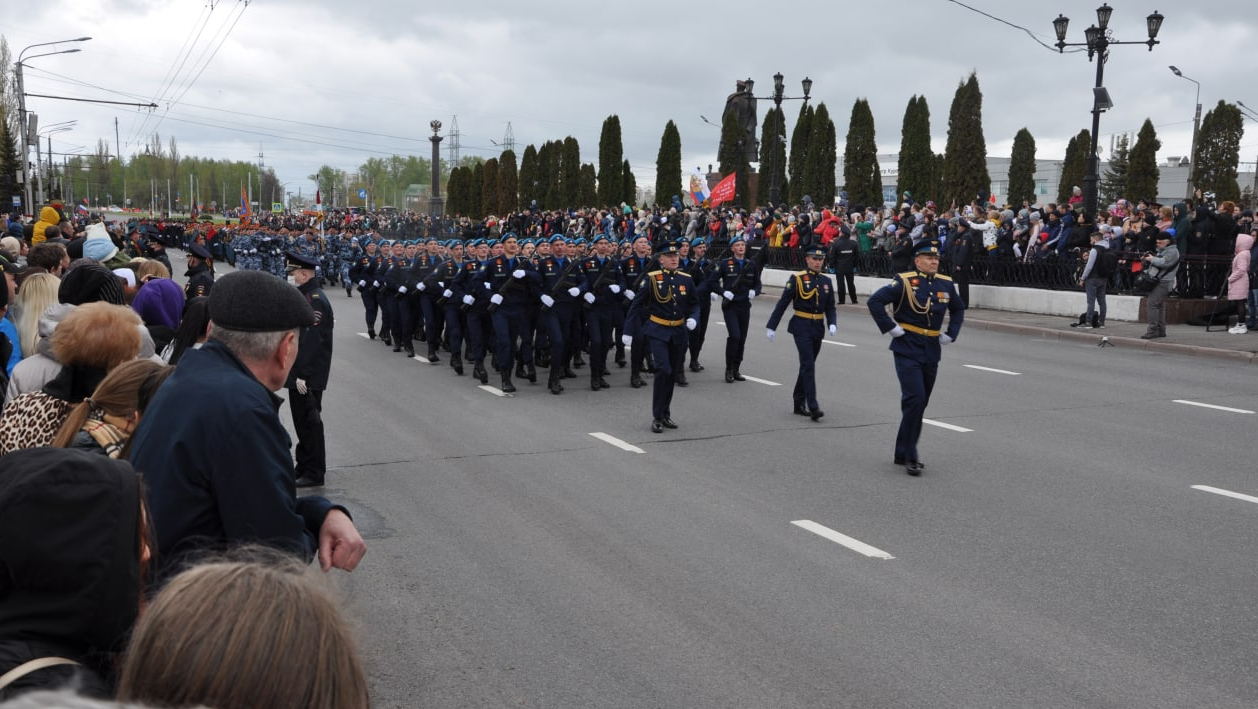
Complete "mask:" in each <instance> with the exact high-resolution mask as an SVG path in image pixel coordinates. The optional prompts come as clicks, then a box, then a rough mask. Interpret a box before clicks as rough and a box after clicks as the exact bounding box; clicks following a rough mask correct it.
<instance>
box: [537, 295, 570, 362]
mask: <svg viewBox="0 0 1258 709" xmlns="http://www.w3.org/2000/svg"><path fill="white" fill-rule="evenodd" d="M575 312H576V310H575V306H574V305H573V304H572V303H555V306H554V307H553V308H551V309H550V310H547V311H545V312H543V313H541V315H540V316H539V317H540V320H539V321H538V324H537V341H538V342H539V343H540V342H542V340H543V335H544V336H545V341H546V342H547V346H548V347H550V367H551V369H554V368H556V367H558V368H559V369H560V370H562V369H563V368H564V365H566V364H567V363H568V361H569V360H571V359H572V353H573V347H574V346H575V345H576V342H577V339H576V328H575V327H574V326H573V316H574V314H575Z"/></svg>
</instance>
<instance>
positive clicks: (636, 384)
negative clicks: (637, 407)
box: [629, 374, 646, 389]
mask: <svg viewBox="0 0 1258 709" xmlns="http://www.w3.org/2000/svg"><path fill="white" fill-rule="evenodd" d="M629 386H631V387H633V388H634V389H640V388H642V387H644V386H646V380H645V379H643V378H642V377H639V376H638V375H636V374H635V375H634V376H632V377H630V378H629Z"/></svg>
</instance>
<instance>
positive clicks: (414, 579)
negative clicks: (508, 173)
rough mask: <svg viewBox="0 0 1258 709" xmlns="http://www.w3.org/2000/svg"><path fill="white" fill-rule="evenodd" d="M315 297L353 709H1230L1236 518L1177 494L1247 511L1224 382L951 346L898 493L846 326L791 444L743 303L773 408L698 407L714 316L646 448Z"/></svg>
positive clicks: (887, 406)
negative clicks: (339, 513)
mask: <svg viewBox="0 0 1258 709" xmlns="http://www.w3.org/2000/svg"><path fill="white" fill-rule="evenodd" d="M328 293H329V295H330V297H331V299H332V304H333V306H334V308H335V309H336V346H335V355H334V364H333V370H332V384H331V388H330V389H329V391H328V392H327V395H326V398H325V411H324V416H325V420H326V422H327V426H328V447H329V466H330V470H329V473H328V481H329V484H328V487H327V488H326V494H327V495H328V496H329V497H331V498H333V499H335V500H337V501H341V502H344V503H346V504H347V505H348V506H349V507H350V508H351V510H352V512H353V514H354V517H355V519H356V521H357V523H358V524H359V526H360V529H361V530H362V531H363V533H364V536H365V537H367V540H368V544H369V552H368V555H367V557H366V558H365V559H364V561H363V563H362V565H361V566H360V567H359V569H358V570H357V571H355V572H354V573H353V574H343V573H341V572H334V580H335V583H336V584H337V585H338V586H339V588H340V590H341V592H342V593H343V595H344V597H345V607H346V612H347V614H348V615H349V616H350V617H351V619H352V620H353V621H354V623H355V624H356V626H357V627H358V628H359V630H360V637H361V643H362V653H363V655H364V657H365V660H366V664H367V667H368V670H369V673H370V679H371V687H372V693H373V697H374V703H375V705H376V706H378V707H399V708H400V707H407V708H410V707H508V706H510V707H544V708H557V709H558V708H587V707H598V708H619V707H624V708H626V709H642V708H645V707H670V708H671V707H678V708H681V707H686V708H692V707H693V708H700V707H714V708H716V707H720V708H722V709H727V708H730V707H758V708H765V707H767V708H775V709H776V708H782V709H785V708H790V707H863V708H873V707H966V708H970V707H1054V708H1063V707H1141V708H1153V707H1176V708H1181V707H1216V708H1225V707H1247V708H1248V707H1253V706H1255V705H1258V674H1256V673H1255V672H1254V671H1253V670H1254V666H1255V660H1256V659H1258V638H1256V636H1255V623H1256V621H1258V594H1256V593H1255V591H1256V589H1258V572H1256V571H1255V565H1254V560H1253V550H1254V548H1255V542H1258V498H1255V499H1238V498H1235V497H1228V496H1226V495H1224V494H1221V493H1220V492H1210V491H1203V490H1198V489H1194V487H1193V486H1195V485H1201V486H1209V487H1211V488H1216V489H1218V490H1220V491H1223V492H1233V493H1241V494H1242V495H1252V496H1258V480H1255V477H1254V466H1253V464H1252V462H1251V460H1252V455H1251V454H1250V453H1249V450H1250V449H1251V447H1252V436H1251V435H1250V431H1251V430H1252V428H1253V426H1254V424H1255V422H1256V421H1258V419H1255V415H1254V414H1253V412H1254V411H1258V385H1255V382H1254V379H1253V377H1252V375H1251V374H1250V372H1251V371H1252V370H1250V369H1249V368H1248V366H1245V365H1237V364H1232V363H1227V362H1223V361H1214V360H1208V359H1201V358H1195V359H1193V358H1185V357H1181V356H1178V355H1168V354H1159V353H1151V352H1135V351H1130V350H1127V351H1124V350H1123V349H1121V348H1098V347H1096V346H1094V345H1092V344H1088V343H1074V342H1064V341H1063V342H1047V341H1043V340H1036V339H1031V338H1027V337H1021V336H1016V335H1010V334H1004V333H999V332H988V331H979V330H972V331H963V332H962V335H961V337H960V339H959V341H958V342H957V343H956V344H954V345H951V346H949V347H948V348H946V349H945V359H944V363H943V364H942V365H941V369H940V377H939V383H938V385H937V387H936V390H935V395H934V399H933V401H932V402H931V406H930V409H929V410H928V412H927V416H928V417H929V418H930V419H932V420H934V421H937V422H940V423H942V424H946V425H948V426H950V427H951V428H944V427H940V426H934V425H931V426H927V427H926V430H925V432H924V434H923V438H922V457H923V460H924V461H925V463H926V465H927V468H926V473H925V475H924V476H923V477H921V478H910V477H908V476H906V475H905V474H904V472H903V470H902V468H899V467H897V466H894V465H893V464H892V462H891V458H892V447H893V442H894V437H895V430H896V426H897V424H898V420H899V405H898V401H899V400H898V397H899V393H898V388H897V385H896V381H895V377H894V370H893V367H892V362H891V355H890V353H889V352H888V351H887V349H886V340H885V338H884V337H882V336H880V335H879V334H878V333H877V330H876V328H875V327H874V326H873V323H872V321H871V320H870V318H869V317H868V313H867V312H865V311H864V309H863V308H861V309H851V308H849V309H845V310H843V311H842V312H841V315H840V323H839V334H838V336H837V337H836V338H833V340H832V343H831V344H827V345H825V346H824V349H823V352H822V354H821V358H820V361H819V363H818V367H819V377H818V379H819V381H818V385H819V390H820V399H821V403H822V405H823V407H824V409H825V411H826V414H827V415H826V417H825V418H824V419H822V420H821V421H820V422H817V423H813V422H810V421H808V420H807V419H804V418H801V417H798V416H794V415H792V413H791V409H790V407H791V398H790V388H791V386H792V384H793V381H794V376H795V351H794V347H793V346H792V344H791V343H790V338H789V335H788V334H787V333H786V332H785V328H782V329H781V331H780V332H779V335H780V337H779V338H778V341H777V342H776V343H774V344H770V343H769V342H767V341H766V340H765V338H764V330H763V323H764V322H765V320H766V319H767V317H768V314H769V310H770V308H771V305H772V301H771V300H770V299H769V298H767V297H762V298H760V299H759V301H758V302H757V303H756V304H755V307H754V309H753V315H752V322H753V327H752V336H751V338H750V341H749V343H748V351H747V359H746V361H745V363H744V365H743V368H742V371H743V373H744V374H746V375H749V376H752V377H756V378H758V379H762V380H764V381H765V382H771V383H778V384H780V386H771V385H770V384H768V383H761V382H756V381H748V382H745V383H738V384H733V385H730V384H726V383H724V381H723V380H722V378H721V373H722V372H721V370H722V368H723V366H722V364H721V362H720V357H721V352H722V348H723V342H724V331H723V327H722V326H721V325H720V324H718V321H719V320H720V315H719V309H718V310H717V311H716V312H714V314H713V321H714V322H713V323H712V324H711V330H710V331H709V338H708V355H707V357H705V360H704V361H705V363H706V364H707V365H708V369H707V371H705V372H703V373H701V374H690V375H689V376H690V381H691V386H690V387H689V388H686V389H679V390H678V392H677V396H676V398H675V400H674V404H673V414H674V418H675V419H676V420H677V421H678V423H679V424H680V425H681V427H680V429H678V430H676V431H666V433H665V434H663V435H655V434H652V433H650V431H649V430H648V424H649V423H650V389H649V388H644V389H640V390H633V389H630V388H629V386H628V370H627V369H625V370H618V371H613V372H612V377H611V384H612V389H610V390H607V391H602V392H592V391H590V390H589V388H588V381H587V379H586V378H585V373H586V371H588V370H584V369H583V370H579V371H580V373H581V374H582V378H579V379H575V380H567V381H566V386H567V392H566V393H565V394H564V395H562V396H558V397H556V396H552V395H551V394H549V393H548V392H547V391H546V389H545V387H544V375H543V377H542V383H539V384H536V385H529V384H528V383H527V382H525V383H519V382H517V385H518V386H520V392H519V394H518V395H517V396H515V397H512V398H503V397H500V396H497V395H495V394H494V393H492V392H490V391H486V390H484V389H481V388H478V387H477V386H475V385H474V383H473V380H472V379H471V378H470V377H469V376H465V377H457V376H455V375H454V373H453V371H452V370H451V369H450V368H449V367H448V366H446V362H445V361H443V362H442V363H441V365H440V366H433V365H429V364H427V363H426V362H424V363H421V362H419V361H415V360H408V359H405V358H404V357H403V356H402V355H400V354H394V353H392V352H391V351H389V349H388V348H386V347H384V346H383V345H382V344H380V343H379V342H378V341H376V342H373V341H369V340H367V339H366V337H365V336H361V335H359V334H358V333H363V332H365V330H366V328H365V326H364V325H363V318H362V308H361V303H360V301H359V299H358V298H357V297H355V298H353V299H348V298H346V297H345V294H344V291H343V290H337V289H335V288H329V289H328ZM837 343H845V345H851V346H844V345H840V344H837ZM445 358H446V355H445V354H444V353H443V360H444V359H445ZM993 370H1003V371H993ZM469 371H470V369H469ZM495 381H496V379H495V378H492V376H491V383H493V382H495ZM1176 400H1183V401H1190V402H1196V404H1205V405H1209V406H1214V407H1226V408H1230V409H1238V410H1242V411H1244V412H1245V413H1241V412H1237V411H1228V410H1223V409H1219V408H1206V407H1205V406H1200V405H1194V404H1189V403H1177V402H1176ZM285 414H287V408H285ZM593 433H601V434H605V435H606V436H610V437H612V438H614V439H616V440H617V441H619V442H622V443H624V444H626V445H628V446H630V447H637V448H638V449H640V450H641V452H631V451H627V450H624V449H622V448H620V447H617V446H615V445H612V444H611V443H609V442H606V441H605V440H602V439H599V438H596V437H594V436H592V435H591V434H593ZM810 523H811V524H810ZM810 530H815V531H810ZM817 532H821V534H818V533H817ZM832 532H833V533H838V534H839V535H845V536H844V537H835V536H834V535H833V534H832ZM823 534H825V535H827V536H823ZM835 538H837V539H840V540H841V541H843V542H845V543H846V544H847V545H845V544H841V543H838V542H836V541H834V540H833V539H835ZM862 543H863V544H864V545H868V547H861V546H860V545H861V544H862ZM861 549H863V551H864V553H862V551H860V550H861ZM866 554H872V555H873V556H868V555H866ZM883 557H891V558H883Z"/></svg>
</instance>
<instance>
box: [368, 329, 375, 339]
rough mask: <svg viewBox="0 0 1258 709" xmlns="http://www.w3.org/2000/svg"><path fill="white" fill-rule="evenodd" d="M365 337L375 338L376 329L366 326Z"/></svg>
mask: <svg viewBox="0 0 1258 709" xmlns="http://www.w3.org/2000/svg"><path fill="white" fill-rule="evenodd" d="M367 339H368V340H374V339H376V331H375V330H373V329H371V328H367Z"/></svg>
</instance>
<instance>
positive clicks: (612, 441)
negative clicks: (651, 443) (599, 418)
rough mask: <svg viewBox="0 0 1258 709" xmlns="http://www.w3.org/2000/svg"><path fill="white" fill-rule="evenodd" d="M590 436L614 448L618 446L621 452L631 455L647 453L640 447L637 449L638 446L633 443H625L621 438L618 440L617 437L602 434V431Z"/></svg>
mask: <svg viewBox="0 0 1258 709" xmlns="http://www.w3.org/2000/svg"><path fill="white" fill-rule="evenodd" d="M590 435H591V436H593V437H595V438H597V439H598V440H600V441H602V442H604V443H610V444H612V445H613V446H616V447H617V448H619V449H621V450H623V451H629V452H630V453H645V452H646V451H644V450H642V449H641V448H639V447H637V446H635V445H633V444H632V443H626V442H624V441H622V440H620V439H619V438H616V437H615V436H610V435H608V434H606V433H602V432H600V431H595V432H593V433H591V434H590Z"/></svg>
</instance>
